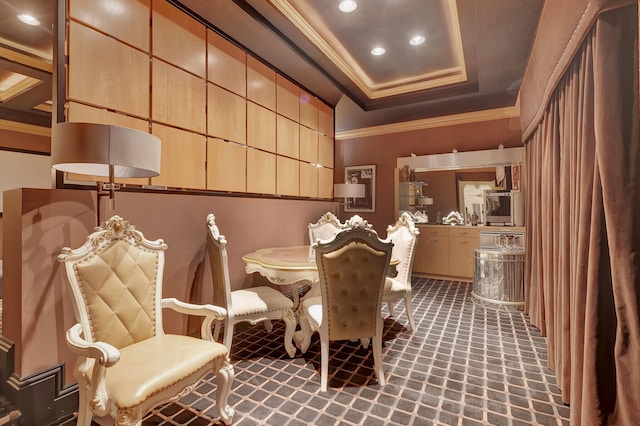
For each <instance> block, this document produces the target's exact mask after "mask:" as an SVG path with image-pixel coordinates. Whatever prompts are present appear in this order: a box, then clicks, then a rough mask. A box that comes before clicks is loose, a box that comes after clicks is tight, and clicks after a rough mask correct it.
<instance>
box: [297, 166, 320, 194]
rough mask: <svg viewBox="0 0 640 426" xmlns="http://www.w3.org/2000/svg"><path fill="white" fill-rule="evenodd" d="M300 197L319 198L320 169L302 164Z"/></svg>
mask: <svg viewBox="0 0 640 426" xmlns="http://www.w3.org/2000/svg"><path fill="white" fill-rule="evenodd" d="M300 196H301V197H317V196H318V168H317V167H316V166H313V165H311V164H309V163H303V162H301V163H300Z"/></svg>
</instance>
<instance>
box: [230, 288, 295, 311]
mask: <svg viewBox="0 0 640 426" xmlns="http://www.w3.org/2000/svg"><path fill="white" fill-rule="evenodd" d="M231 306H233V313H234V315H251V314H257V313H261V312H269V311H277V310H281V309H287V308H290V309H292V308H293V301H292V300H291V299H289V298H288V297H287V296H285V295H284V294H282V293H280V292H279V291H278V290H276V289H274V288H271V287H267V286H259V287H251V288H244V289H241V290H234V291H232V292H231Z"/></svg>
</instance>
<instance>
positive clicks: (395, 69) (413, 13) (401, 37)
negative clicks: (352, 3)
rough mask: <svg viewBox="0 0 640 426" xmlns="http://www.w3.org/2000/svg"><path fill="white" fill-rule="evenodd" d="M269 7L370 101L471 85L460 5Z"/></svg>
mask: <svg viewBox="0 0 640 426" xmlns="http://www.w3.org/2000/svg"><path fill="white" fill-rule="evenodd" d="M269 1H270V2H271V3H272V4H273V6H274V7H276V8H277V9H278V10H279V11H280V13H282V14H283V15H284V16H285V17H286V18H287V19H288V20H289V21H291V22H292V23H293V24H294V25H295V26H296V27H297V28H298V30H299V31H300V32H301V33H302V34H304V35H305V36H306V37H307V38H308V39H309V40H310V41H311V42H312V43H313V44H314V45H315V46H316V47H317V48H318V49H319V50H320V51H321V52H323V53H324V54H325V55H326V56H327V57H328V58H329V59H330V60H331V61H332V62H333V63H334V64H335V66H337V67H338V68H339V69H340V70H341V71H342V72H343V73H344V74H345V75H347V76H348V77H349V78H350V80H351V81H352V82H353V83H354V84H355V85H356V86H357V87H358V88H359V89H360V90H361V91H363V92H364V93H366V95H367V96H368V98H369V99H370V100H374V99H380V98H384V97H389V96H397V95H402V94H406V93H412V92H416V91H421V90H425V89H430V88H434V87H441V86H446V85H450V84H454V83H461V82H464V81H466V72H465V66H464V54H463V51H462V40H461V34H460V24H459V20H458V10H457V5H456V2H455V1H454V0H430V1H424V0H396V1H390V0H366V1H365V0H362V1H359V2H358V7H357V8H356V9H355V10H354V11H352V12H350V13H344V12H342V11H340V10H339V8H338V4H339V2H338V1H336V0H269ZM416 36H420V37H423V38H424V42H423V43H421V44H418V45H412V44H411V43H410V40H411V39H412V38H413V37H416ZM380 47H381V48H383V49H384V54H381V55H379V56H376V55H373V54H372V53H371V52H372V50H373V49H374V48H380Z"/></svg>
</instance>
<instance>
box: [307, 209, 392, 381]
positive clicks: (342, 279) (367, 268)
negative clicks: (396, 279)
mask: <svg viewBox="0 0 640 426" xmlns="http://www.w3.org/2000/svg"><path fill="white" fill-rule="evenodd" d="M351 225H352V227H351V228H350V229H345V230H343V231H340V232H338V233H337V234H336V235H335V237H334V238H333V239H332V240H330V241H326V240H325V241H321V242H319V243H318V244H317V247H316V262H317V264H318V274H319V277H320V283H319V285H320V289H321V296H320V297H313V298H308V299H305V300H304V301H303V303H302V309H301V313H300V315H301V316H300V327H301V331H302V334H303V336H304V337H303V339H302V345H304V346H302V345H301V350H302V352H303V353H304V352H306V350H307V349H308V347H309V341H310V338H309V336H310V335H311V334H312V333H313V332H314V331H318V332H319V335H320V352H321V355H320V356H321V379H320V389H321V391H323V392H324V391H326V390H327V376H328V368H329V342H330V341H335V340H358V339H360V340H367V341H368V340H369V339H371V338H373V345H372V346H373V359H374V368H375V372H376V376H377V378H378V383H379V384H380V385H384V384H385V379H384V372H383V368H382V331H383V320H382V314H381V312H380V308H381V305H382V290H383V286H384V280H385V277H386V275H387V270H388V268H389V261H390V259H391V250H392V247H393V243H391V242H385V241H382V240H380V239H379V238H378V236H377V235H376V233H375V232H373V231H372V230H371V229H367V228H366V227H365V226H364V222H363V221H362V222H359V223H356V222H352V224H351Z"/></svg>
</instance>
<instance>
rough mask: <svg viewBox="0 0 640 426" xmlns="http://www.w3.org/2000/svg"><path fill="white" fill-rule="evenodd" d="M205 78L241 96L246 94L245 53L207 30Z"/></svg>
mask: <svg viewBox="0 0 640 426" xmlns="http://www.w3.org/2000/svg"><path fill="white" fill-rule="evenodd" d="M207 43H208V44H207V63H208V68H207V79H208V80H209V81H210V82H212V83H215V84H217V85H218V86H220V87H224V88H225V89H227V90H230V91H231V92H233V93H235V94H237V95H240V96H242V97H246V96H247V54H246V53H245V52H244V51H243V50H242V49H240V48H239V47H238V46H236V45H234V44H233V43H231V42H230V41H228V40H225V39H224V38H223V37H222V36H220V35H219V34H216V33H215V32H213V31H212V30H207Z"/></svg>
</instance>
